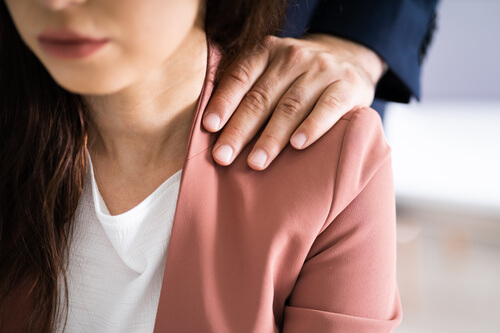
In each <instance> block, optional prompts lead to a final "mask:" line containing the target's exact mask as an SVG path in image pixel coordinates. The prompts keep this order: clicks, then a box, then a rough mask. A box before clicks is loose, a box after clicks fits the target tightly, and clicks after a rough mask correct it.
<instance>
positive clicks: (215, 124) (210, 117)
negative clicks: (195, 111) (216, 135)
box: [203, 113, 220, 131]
mask: <svg viewBox="0 0 500 333" xmlns="http://www.w3.org/2000/svg"><path fill="white" fill-rule="evenodd" d="M203 123H204V124H205V126H206V127H207V128H209V129H211V130H214V131H216V130H218V129H219V125H220V117H219V116H218V115H216V114H215V113H209V114H207V115H206V116H205V118H204V119H203Z"/></svg>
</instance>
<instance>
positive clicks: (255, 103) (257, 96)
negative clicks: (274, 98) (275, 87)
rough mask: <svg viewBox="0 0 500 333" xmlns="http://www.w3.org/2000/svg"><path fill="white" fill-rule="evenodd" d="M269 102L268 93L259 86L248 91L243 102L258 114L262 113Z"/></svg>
mask: <svg viewBox="0 0 500 333" xmlns="http://www.w3.org/2000/svg"><path fill="white" fill-rule="evenodd" d="M269 104H270V98H269V96H268V95H267V93H266V92H265V91H264V90H263V89H258V88H254V89H252V90H250V91H249V92H247V94H246V95H245V98H244V103H243V105H244V106H245V108H247V109H248V110H250V111H251V112H254V113H256V114H260V113H262V112H263V111H264V109H265V107H266V106H267V105H269Z"/></svg>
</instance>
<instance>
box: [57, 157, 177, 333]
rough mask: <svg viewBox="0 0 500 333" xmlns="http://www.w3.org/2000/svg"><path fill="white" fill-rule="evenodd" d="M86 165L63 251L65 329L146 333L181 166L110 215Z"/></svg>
mask: <svg viewBox="0 0 500 333" xmlns="http://www.w3.org/2000/svg"><path fill="white" fill-rule="evenodd" d="M89 161H90V157H89ZM89 169H90V172H89V174H88V176H87V179H86V183H85V186H84V189H83V194H82V196H81V199H80V202H79V205H78V209H77V212H76V217H75V225H74V233H73V235H74V236H73V239H72V242H71V248H70V252H69V263H68V270H67V279H68V293H69V310H68V320H67V323H66V328H65V331H66V332H106V333H108V332H152V331H153V328H154V323H155V317H156V312H157V307H158V300H159V297H160V289H161V284H162V279H163V272H164V268H165V260H166V256H167V246H168V242H169V239H170V234H171V231H172V222H173V218H174V212H175V207H176V204H177V197H178V193H179V186H180V180H181V171H182V170H180V171H178V172H177V173H176V174H174V175H173V176H172V177H170V178H169V179H167V180H166V181H165V182H164V183H163V184H162V185H160V186H159V187H158V188H157V189H156V190H155V191H154V192H153V193H152V194H151V195H149V196H148V197H147V198H146V199H145V200H144V201H143V202H141V203H140V204H139V205H137V206H136V207H134V208H132V209H131V210H129V211H127V212H125V213H123V214H120V215H115V216H112V215H110V214H109V211H108V210H107V208H106V205H105V203H104V201H103V199H102V197H101V195H100V194H99V190H98V188H97V184H96V181H95V177H94V173H93V170H92V165H90V168H89ZM61 296H64V295H63V292H61ZM61 330H62V327H59V328H58V331H61Z"/></svg>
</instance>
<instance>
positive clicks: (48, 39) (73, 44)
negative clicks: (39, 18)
mask: <svg viewBox="0 0 500 333" xmlns="http://www.w3.org/2000/svg"><path fill="white" fill-rule="evenodd" d="M108 41H109V40H107V39H103V38H100V39H99V38H92V37H87V36H83V35H81V34H78V33H76V32H73V31H70V30H51V31H44V32H43V33H41V34H40V35H39V36H38V42H39V43H40V46H41V47H42V49H43V50H44V51H45V52H47V53H48V54H50V55H52V56H54V57H57V58H66V59H75V58H83V57H86V56H89V55H91V54H92V53H94V52H96V51H97V50H99V49H100V48H101V47H103V46H104V45H106V44H107V43H108Z"/></svg>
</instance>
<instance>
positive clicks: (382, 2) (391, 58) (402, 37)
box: [283, 0, 438, 102]
mask: <svg viewBox="0 0 500 333" xmlns="http://www.w3.org/2000/svg"><path fill="white" fill-rule="evenodd" d="M309 2H311V1H309ZM437 2H438V0H349V1H346V0H313V1H312V4H309V3H307V4H306V3H304V1H303V0H299V1H297V4H296V5H295V6H291V9H289V10H288V12H287V22H293V21H298V20H300V22H299V23H296V24H292V23H288V24H287V26H286V27H291V26H295V27H297V26H298V27H303V28H304V29H302V33H304V32H306V31H307V33H327V34H331V35H336V36H339V37H343V38H346V39H349V40H352V41H355V42H357V43H360V44H363V45H365V46H367V47H369V48H370V49H372V50H373V51H375V52H377V53H378V54H379V55H380V56H381V57H382V58H383V59H384V60H385V61H386V63H387V64H388V67H389V70H388V71H387V73H386V74H385V75H384V76H383V77H382V78H381V80H380V81H379V84H378V86H377V90H376V93H375V96H376V97H378V98H381V99H386V100H389V101H395V102H409V101H410V98H411V97H412V96H415V97H416V98H417V99H420V73H421V66H422V61H423V59H424V57H425V55H426V53H427V48H428V45H429V44H430V42H431V39H432V35H433V32H434V30H435V27H436V6H437ZM297 7H298V8H299V9H300V11H301V12H302V13H301V14H300V15H299V14H297V13H296V11H297ZM301 24H302V25H301ZM287 29H290V28H285V32H284V34H283V35H284V36H287V34H289V33H288V32H287ZM293 36H294V37H298V33H297V29H295V31H294V35H293Z"/></svg>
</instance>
